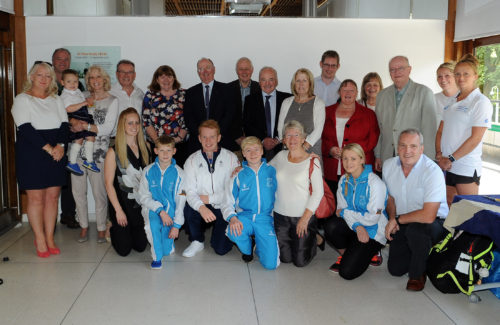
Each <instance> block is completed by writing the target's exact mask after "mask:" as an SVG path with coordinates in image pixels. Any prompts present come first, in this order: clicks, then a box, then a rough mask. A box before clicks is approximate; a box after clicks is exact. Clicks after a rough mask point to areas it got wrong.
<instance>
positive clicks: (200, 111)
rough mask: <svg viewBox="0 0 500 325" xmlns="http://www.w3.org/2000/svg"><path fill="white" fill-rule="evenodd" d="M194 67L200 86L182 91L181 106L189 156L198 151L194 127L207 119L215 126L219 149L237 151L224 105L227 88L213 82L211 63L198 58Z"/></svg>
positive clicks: (230, 115)
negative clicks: (219, 141) (195, 67)
mask: <svg viewBox="0 0 500 325" xmlns="http://www.w3.org/2000/svg"><path fill="white" fill-rule="evenodd" d="M196 66H197V69H198V76H199V77H200V80H201V83H199V84H197V85H194V86H193V87H191V88H189V89H188V90H187V91H186V101H185V103H184V120H185V121H186V126H187V127H188V129H189V144H188V147H189V153H193V152H195V151H196V150H199V149H200V142H199V141H198V126H199V125H200V124H201V122H203V121H205V120H208V119H212V120H216V121H217V122H218V123H219V126H220V132H221V135H222V140H221V146H222V147H224V148H226V149H228V150H231V151H234V150H238V147H237V144H236V142H235V141H234V138H233V137H232V134H231V130H232V129H231V123H232V120H233V118H234V114H233V110H232V109H231V105H228V104H229V101H228V96H227V85H226V84H225V83H222V82H218V81H215V80H214V75H215V66H214V64H213V62H212V60H210V59H208V58H201V59H200V60H198V63H197V64H196ZM233 143H234V144H233Z"/></svg>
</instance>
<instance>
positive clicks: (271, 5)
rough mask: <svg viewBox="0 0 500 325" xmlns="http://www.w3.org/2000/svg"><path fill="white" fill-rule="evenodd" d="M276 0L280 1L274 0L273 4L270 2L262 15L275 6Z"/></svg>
mask: <svg viewBox="0 0 500 325" xmlns="http://www.w3.org/2000/svg"><path fill="white" fill-rule="evenodd" d="M276 2H278V0H273V2H271V4H269V5H267V7H266V9H264V10H263V11H262V13H261V14H260V15H261V16H265V15H266V14H267V12H268V11H269V9H271V8H272V7H274V6H275V5H276Z"/></svg>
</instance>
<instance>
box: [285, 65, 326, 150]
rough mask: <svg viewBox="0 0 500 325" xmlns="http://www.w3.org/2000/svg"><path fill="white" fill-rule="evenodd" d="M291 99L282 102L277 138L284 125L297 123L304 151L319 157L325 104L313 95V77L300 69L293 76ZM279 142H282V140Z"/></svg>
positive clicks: (308, 72)
mask: <svg viewBox="0 0 500 325" xmlns="http://www.w3.org/2000/svg"><path fill="white" fill-rule="evenodd" d="M291 88H292V93H293V96H292V97H288V98H286V99H285V100H283V103H282V104H281V110H280V116H279V119H278V124H277V125H278V136H280V137H282V135H283V129H284V126H285V124H286V123H288V122H290V121H299V122H300V123H301V124H302V126H303V127H304V130H305V133H306V139H305V141H304V149H305V150H306V151H307V152H309V153H311V152H314V153H315V154H317V155H318V156H320V157H321V133H322V132H323V125H324V124H325V103H324V102H323V101H322V100H321V99H320V98H319V97H317V96H315V95H314V77H313V75H312V73H311V71H309V70H307V69H305V68H301V69H298V70H297V71H296V72H295V74H294V75H293V78H292V82H291ZM281 140H284V139H283V138H282V139H281Z"/></svg>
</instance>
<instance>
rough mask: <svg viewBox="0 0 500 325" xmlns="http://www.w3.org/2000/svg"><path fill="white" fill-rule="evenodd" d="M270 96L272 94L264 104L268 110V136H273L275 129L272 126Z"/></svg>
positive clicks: (266, 110)
mask: <svg viewBox="0 0 500 325" xmlns="http://www.w3.org/2000/svg"><path fill="white" fill-rule="evenodd" d="M269 98H271V96H266V104H265V105H264V110H265V112H266V127H267V137H269V138H272V137H273V129H272V127H271V104H270V103H269Z"/></svg>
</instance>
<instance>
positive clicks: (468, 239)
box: [427, 231, 494, 295]
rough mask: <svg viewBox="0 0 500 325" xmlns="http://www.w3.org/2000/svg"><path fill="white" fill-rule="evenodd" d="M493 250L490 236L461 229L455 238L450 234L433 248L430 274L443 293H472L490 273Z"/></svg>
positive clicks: (428, 272)
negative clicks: (475, 286) (476, 285)
mask: <svg viewBox="0 0 500 325" xmlns="http://www.w3.org/2000/svg"><path fill="white" fill-rule="evenodd" d="M493 249H494V244H493V241H492V240H491V239H490V238H488V237H486V236H481V235H473V234H470V233H467V232H463V231H460V232H458V234H457V235H456V236H455V237H453V235H452V234H451V233H450V234H448V236H446V238H445V239H443V241H441V242H440V243H438V244H436V245H435V246H434V247H433V248H432V249H431V252H430V255H429V259H428V261H427V276H428V277H429V279H430V281H431V282H432V284H433V285H434V286H435V287H436V289H438V290H439V291H441V292H443V293H460V292H463V293H465V294H466V295H470V294H471V293H472V291H473V290H474V285H475V284H479V283H480V280H481V278H482V277H486V276H488V275H487V273H488V272H487V271H488V269H489V268H490V267H491V262H492V261H493ZM478 282H479V283H478Z"/></svg>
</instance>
